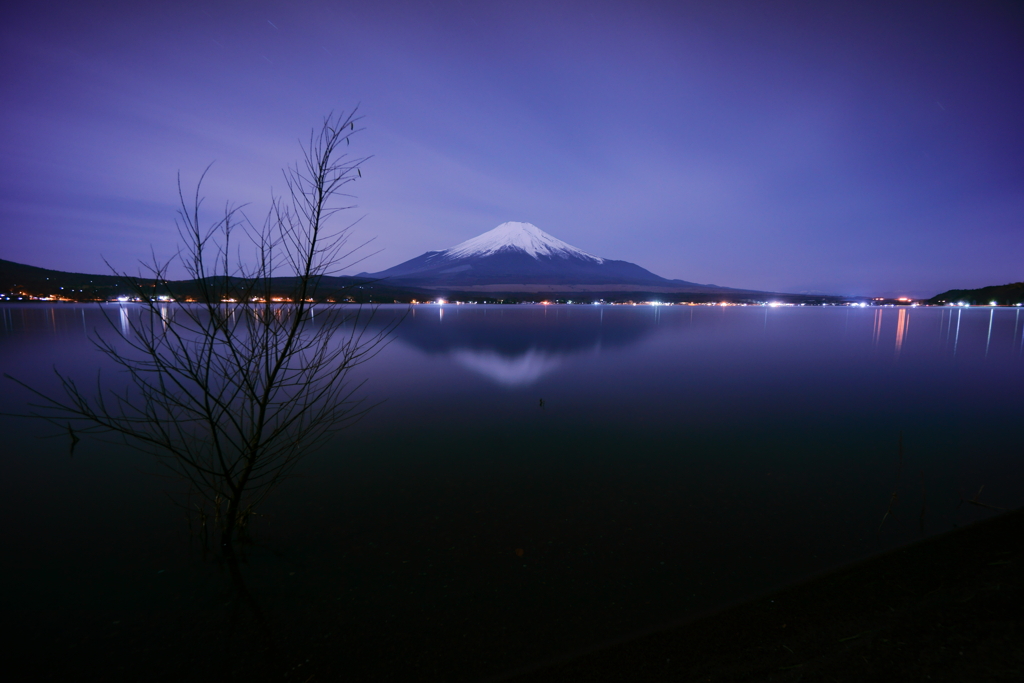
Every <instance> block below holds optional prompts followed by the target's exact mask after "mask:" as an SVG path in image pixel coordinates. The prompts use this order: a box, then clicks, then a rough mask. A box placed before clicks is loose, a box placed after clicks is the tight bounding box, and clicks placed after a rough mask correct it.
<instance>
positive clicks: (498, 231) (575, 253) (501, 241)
mask: <svg viewBox="0 0 1024 683" xmlns="http://www.w3.org/2000/svg"><path fill="white" fill-rule="evenodd" d="M502 250H518V251H523V252H526V253H527V254H529V255H530V256H532V257H533V258H540V257H541V256H557V257H559V258H571V257H575V258H581V259H585V260H588V261H593V262H594V263H604V259H603V258H600V257H598V256H594V255H593V254H588V253H587V252H585V251H583V250H582V249H577V248H576V247H574V246H572V245H571V244H568V243H566V242H563V241H562V240H560V239H558V238H557V237H553V236H551V235H549V234H547V233H546V232H544V231H543V230H541V229H540V228H538V227H537V226H536V225H533V224H532V223H517V222H515V221H509V222H508V223H502V224H501V225H499V226H498V227H496V228H494V229H493V230H488V231H487V232H485V233H484V234H482V235H477V236H476V237H474V238H472V239H468V240H466V241H465V242H462V243H460V244H456V245H455V246H454V247H452V248H450V249H446V250H444V251H442V252H440V253H441V254H443V255H444V256H446V257H449V258H465V257H471V256H490V255H491V254H495V253H497V252H499V251H502Z"/></svg>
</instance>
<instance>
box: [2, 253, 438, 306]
mask: <svg viewBox="0 0 1024 683" xmlns="http://www.w3.org/2000/svg"><path fill="white" fill-rule="evenodd" d="M132 279H133V278H126V277H123V276H120V275H92V274H88V273H68V272H65V271H62V270H50V269H48V268H38V267H36V266H29V265H26V264H24V263H15V262H14V261H6V260H4V259H0V293H4V294H8V293H9V294H14V295H20V294H24V295H29V296H35V297H47V296H53V297H60V298H67V299H73V300H75V301H96V300H103V301H105V300H108V299H114V298H117V297H119V296H134V295H135V293H136V290H135V289H134V288H133V283H132ZM136 282H137V284H141V285H143V286H145V287H150V288H152V290H151V292H152V294H153V295H154V296H156V295H160V294H173V295H174V296H176V297H197V296H198V293H199V286H198V284H197V283H196V281H194V280H171V281H166V282H157V281H156V280H153V279H152V278H139V279H136ZM271 282H272V288H273V295H275V296H287V295H288V293H289V292H290V291H292V287H293V286H294V284H295V278H291V277H280V278H274V279H273V280H272V281H271ZM431 296H432V293H431V292H427V291H425V290H420V289H415V288H409V287H396V286H393V285H391V284H389V283H379V282H373V281H370V280H369V279H368V278H365V277H351V276H338V277H324V278H322V279H321V281H320V288H319V291H318V298H320V299H328V298H334V299H337V300H346V299H351V300H352V301H356V302H359V303H366V302H372V301H376V302H383V303H390V302H392V301H396V300H397V301H410V300H412V299H414V298H419V299H429V298H431Z"/></svg>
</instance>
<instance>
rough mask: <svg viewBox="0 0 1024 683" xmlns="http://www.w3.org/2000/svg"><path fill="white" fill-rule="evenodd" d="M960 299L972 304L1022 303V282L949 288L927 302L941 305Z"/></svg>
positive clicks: (1023, 297)
mask: <svg viewBox="0 0 1024 683" xmlns="http://www.w3.org/2000/svg"><path fill="white" fill-rule="evenodd" d="M961 301H962V302H964V303H965V304H972V305H978V304H981V305H985V304H988V303H991V302H993V301H995V302H996V303H997V304H1024V282H1013V283H1011V284H1008V285H993V286H991V287H981V288H979V289H950V290H948V291H945V292H943V293H942V294H936V295H935V296H933V297H932V298H931V299H929V300H928V303H930V304H935V305H941V304H946V303H958V302H961Z"/></svg>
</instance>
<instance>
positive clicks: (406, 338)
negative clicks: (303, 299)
mask: <svg viewBox="0 0 1024 683" xmlns="http://www.w3.org/2000/svg"><path fill="white" fill-rule="evenodd" d="M105 309H106V310H107V311H108V313H110V314H111V315H112V319H113V320H114V322H115V324H119V321H120V316H122V315H124V316H131V315H138V314H139V311H138V309H136V308H134V307H132V306H130V305H129V306H124V307H119V306H117V305H107V306H105ZM0 315H2V325H0V366H2V370H3V372H5V373H8V374H12V375H14V376H16V377H18V378H19V379H21V380H23V381H26V382H28V383H30V384H32V385H35V386H38V387H40V388H41V389H43V390H44V391H53V390H54V389H55V387H56V383H55V380H54V377H53V375H52V368H53V366H56V367H57V368H58V369H60V370H62V371H64V372H66V373H68V374H70V375H72V376H74V377H76V378H78V379H80V380H81V382H82V383H84V384H88V382H89V381H92V380H94V378H95V375H96V372H97V370H98V369H100V368H101V367H104V365H103V363H101V359H100V357H99V354H98V353H97V352H96V351H95V350H94V349H93V348H92V347H91V345H90V343H89V335H90V334H91V333H92V330H93V329H94V328H95V329H99V330H101V331H102V330H103V329H104V326H105V325H106V324H107V323H106V322H105V321H104V318H103V316H102V315H101V314H100V311H99V307H97V306H78V305H60V306H52V307H51V306H46V305H25V306H20V305H17V306H15V305H8V306H4V307H2V308H0ZM377 315H378V317H379V319H380V320H381V321H382V322H383V321H386V320H387V319H388V318H389V317H392V316H402V315H405V316H406V318H405V320H404V321H403V322H402V324H401V325H400V326H399V328H398V332H397V334H396V335H395V338H394V341H393V343H392V344H390V346H388V347H387V348H386V349H384V350H383V351H382V352H381V353H380V354H379V355H378V356H377V357H376V358H375V359H374V360H373V361H371V362H370V363H368V364H366V365H364V366H361V367H360V368H359V369H358V370H357V371H355V372H354V373H353V375H354V376H355V377H356V378H357V379H361V378H365V379H367V380H368V381H367V383H366V385H365V387H364V389H363V395H364V396H365V397H366V398H367V399H368V400H369V401H371V402H373V401H383V403H381V404H380V405H379V406H377V407H376V408H375V409H374V410H373V411H372V412H371V413H370V414H369V415H368V416H367V417H366V418H364V419H363V420H362V421H361V422H359V423H358V424H356V425H355V426H354V427H352V428H350V429H348V430H347V431H345V432H343V433H341V434H340V435H339V436H338V437H337V438H336V439H335V440H334V441H332V442H331V443H330V444H329V445H328V446H327V447H325V448H323V449H321V450H320V451H318V452H316V453H313V454H311V455H310V456H309V457H308V458H307V459H306V460H304V461H303V465H302V466H301V467H300V469H299V472H298V474H297V476H296V477H294V478H293V479H291V480H289V481H287V482H286V483H285V484H284V485H283V486H282V487H281V489H280V490H279V491H278V492H277V493H276V494H275V496H274V497H273V498H272V499H271V500H270V501H269V502H268V503H267V504H266V505H265V507H264V508H263V513H265V516H263V517H261V518H260V519H259V520H258V521H257V522H256V526H255V535H256V541H257V543H256V545H255V546H254V547H252V548H250V549H249V550H248V552H247V556H246V557H247V562H246V565H245V567H244V571H245V577H246V581H247V584H248V588H249V590H250V592H251V593H252V595H253V597H254V598H255V600H256V602H257V603H258V604H259V605H260V606H261V607H262V609H263V611H264V613H265V614H266V624H264V625H262V626H260V627H259V630H260V633H261V634H262V636H261V637H260V638H257V639H246V638H244V637H235V638H234V640H232V637H233V636H232V634H233V633H249V631H245V629H246V628H250V627H249V626H244V625H242V626H240V625H239V624H240V623H243V622H244V621H245V617H244V614H243V615H242V616H241V617H237V616H236V618H235V619H234V621H233V620H232V615H231V611H232V610H231V607H230V605H231V600H230V596H231V589H230V585H229V583H228V582H227V578H226V573H225V572H223V571H222V570H221V569H220V567H219V565H218V564H217V563H216V562H214V561H210V560H206V561H204V560H203V559H202V557H201V554H200V553H199V551H198V546H197V544H196V543H195V542H194V541H190V538H189V534H188V528H187V524H186V522H185V516H184V513H183V512H182V511H181V510H180V509H179V508H178V507H176V506H175V501H174V499H173V493H174V492H175V491H179V490H181V489H182V487H181V486H180V484H177V483H176V482H174V481H168V480H166V479H161V478H158V477H156V476H153V473H154V472H156V471H157V469H156V467H155V466H154V464H153V462H152V461H151V460H150V459H149V458H148V457H147V456H140V455H138V454H136V453H134V452H133V451H131V450H129V449H126V448H125V447H123V446H111V445H108V444H104V443H99V442H96V441H89V440H85V441H83V442H82V443H80V444H79V445H78V447H77V448H76V450H75V452H74V456H73V457H71V456H69V440H68V438H67V436H66V435H61V434H60V433H59V432H56V431H55V430H54V429H53V428H51V427H48V426H46V425H43V424H39V423H34V422H32V421H29V420H25V419H20V418H13V417H2V418H0V429H2V443H3V445H2V452H3V456H2V458H3V459H2V462H3V477H2V479H0V515H2V516H0V519H2V520H3V524H4V532H3V545H2V553H3V561H2V565H0V585H2V586H3V594H2V596H3V598H2V608H3V609H4V610H8V611H13V612H11V613H12V614H18V615H21V616H19V618H25V619H28V620H29V621H31V620H32V617H31V616H25V615H32V614H37V615H38V614H45V615H47V616H46V619H45V621H46V623H44V624H42V625H40V623H35V622H34V623H33V625H32V628H33V629H34V631H33V634H35V635H34V636H33V637H34V638H37V639H49V640H48V641H47V642H52V643H53V650H52V652H53V654H52V658H53V659H52V661H63V662H64V664H63V666H65V669H64V670H65V671H71V670H73V664H67V662H69V661H70V662H74V661H78V660H81V661H83V662H87V663H89V666H105V667H107V668H106V669H104V670H109V671H116V670H118V662H119V661H125V662H131V661H138V660H139V658H140V657H141V658H142V660H143V661H144V660H145V658H146V657H147V656H152V657H153V659H154V661H156V660H159V661H161V662H164V661H170V660H171V659H174V658H177V660H179V661H178V662H177V664H175V666H177V667H179V668H178V669H173V671H174V673H173V674H167V675H168V676H170V677H171V678H172V679H173V678H179V679H182V680H185V679H188V680H203V679H204V677H205V674H204V671H206V670H205V669H203V668H202V667H207V666H210V664H209V661H210V658H211V652H213V653H219V652H220V651H221V650H222V649H224V648H229V649H231V652H232V654H231V657H235V658H237V659H238V660H239V661H246V662H248V663H249V664H252V663H253V662H256V664H253V666H257V665H258V666H257V668H258V670H259V671H260V672H262V673H264V674H266V675H267V676H268V677H269V676H270V674H271V673H272V674H273V677H278V678H280V679H281V680H284V679H285V677H284V674H285V673H288V674H289V676H290V677H295V678H296V679H297V680H307V678H308V677H309V676H310V675H314V674H315V675H316V677H315V678H313V679H312V680H333V679H336V678H338V677H340V676H342V675H344V676H345V677H347V678H349V679H351V680H410V679H427V678H436V679H443V680H474V679H477V678H483V677H487V676H491V675H495V674H499V673H501V672H503V671H507V670H510V669H515V668H517V667H522V666H526V665H529V664H531V663H533V662H536V661H538V660H542V659H544V658H548V657H552V656H557V655H559V654H562V653H565V652H568V651H572V650H574V649H578V648H582V647H586V646H589V645H592V644H595V643H598V642H601V641H604V640H607V639H611V638H616V637H620V636H623V635H627V634H629V633H633V632H637V631H639V630H643V629H646V628H649V627H652V626H654V625H657V624H660V623H665V622H668V621H672V620H676V619H682V618H686V617H687V616H690V615H695V614H698V613H701V612H705V611H707V610H710V609H714V608H716V607H719V606H722V605H724V604H728V603H731V602H735V601H737V600H740V599H743V598H744V597H747V596H751V595H753V594H756V593H759V592H763V591H765V590H768V589H770V588H772V587H774V586H778V585H781V584H784V583H789V582H792V581H795V580H798V579H800V578H803V577H806V576H808V575H811V574H815V573H819V572H821V571H823V570H825V569H827V568H829V567H834V566H836V565H838V564H842V563H846V562H850V561H852V560H855V559H857V558H861V557H864V556H866V555H870V554H874V553H878V552H880V551H882V550H885V549H887V548H891V547H893V546H896V545H899V544H902V543H907V542H909V541H912V540H915V539H917V538H920V537H921V536H922V535H927V534H934V533H938V532H941V531H945V530H947V529H949V528H952V527H953V526H954V525H957V524H964V523H966V522H969V521H973V520H975V519H978V518H979V517H982V516H986V515H989V514H992V512H991V511H989V510H988V509H986V508H982V507H979V506H977V505H972V504H970V503H963V502H962V499H965V498H966V499H971V498H974V497H975V496H976V494H978V491H979V489H980V488H981V487H984V488H983V490H982V491H981V493H980V495H978V497H977V500H978V501H979V502H982V503H985V504H987V505H991V506H996V507H1002V508H1015V507H1019V506H1020V505H1022V504H1024V434H1022V430H1021V427H1022V423H1024V421H1022V419H1021V415H1022V414H1024V315H1021V313H1020V311H1019V309H1010V308H1002V309H990V308H970V309H956V310H953V309H893V308H886V309H871V308H867V309H859V308H858V309H851V308H755V307H747V308H741V307H642V306H637V307H625V306H615V307H611V306H609V307H598V306H569V307H565V306H550V307H542V306H454V305H447V306H444V307H443V308H442V307H438V306H436V305H435V306H419V307H416V308H415V309H414V310H413V311H412V312H407V308H406V307H393V308H392V307H384V308H382V309H380V310H379V311H378V313H377ZM105 334H109V332H106V333H105ZM107 371H108V373H107V374H108V375H109V376H108V377H106V379H107V380H111V381H113V382H115V383H116V382H117V378H116V376H114V375H111V374H110V373H109V368H107ZM541 399H543V401H544V404H543V407H541V405H540V401H541ZM28 401H29V396H28V395H27V393H26V392H25V391H23V390H21V389H20V388H18V387H17V386H16V385H15V384H14V383H12V382H10V381H7V380H4V384H3V385H2V400H0V411H3V412H19V411H24V410H26V406H25V404H26V403H27V402H28ZM901 434H902V442H903V446H904V449H903V450H904V452H903V457H902V460H901V459H900V456H899V448H898V443H899V440H900V436H901ZM43 437H47V438H43ZM894 492H895V493H896V497H895V498H893V493H894ZM168 493H170V494H172V495H171V496H169V495H167V494H168ZM890 501H894V502H893V504H892V506H891V509H890ZM887 509H890V514H889V515H888V516H886V510H887ZM883 517H885V519H884V521H883ZM243 612H244V610H243ZM83 615H85V616H83ZM37 622H38V619H37ZM8 623H10V622H9V621H8ZM252 628H255V627H252ZM83 631H88V632H87V633H84V632H83ZM156 641H159V642H156ZM225 643H227V645H225ZM268 643H269V645H268ZM146 647H152V655H147V654H145V653H143V654H139V653H140V652H143V649H145V648H146ZM129 650H130V651H129ZM268 652H272V654H268ZM85 653H87V654H85ZM133 658H134V659H133ZM161 658H162V659H161ZM214 659H216V657H214ZM307 659H308V660H309V662H308V663H307V662H306V660H307ZM52 661H51V663H52ZM299 665H302V666H299ZM41 666H44V668H45V666H46V664H45V663H44V664H42V665H41ZM161 666H164V665H163V664H161ZM168 666H170V665H168ZM232 666H233V665H232ZM232 666H229V667H228V669H229V670H235V669H234V668H232ZM239 666H240V667H241V668H238V670H242V669H244V668H245V666H243V665H239ZM68 667H71V668H68ZM292 667H295V668H292ZM236 668H237V667H236ZM228 669H226V670H228ZM161 670H163V669H161ZM168 670H170V669H168ZM306 672H309V673H306ZM207 673H208V672H207ZM229 673H230V671H229ZM218 677H222V676H221V674H218ZM156 678H159V676H157V677H156ZM154 680H155V678H154Z"/></svg>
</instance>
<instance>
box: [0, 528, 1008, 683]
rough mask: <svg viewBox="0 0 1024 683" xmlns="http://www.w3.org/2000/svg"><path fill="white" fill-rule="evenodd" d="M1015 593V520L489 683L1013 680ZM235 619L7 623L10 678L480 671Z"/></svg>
mask: <svg viewBox="0 0 1024 683" xmlns="http://www.w3.org/2000/svg"><path fill="white" fill-rule="evenodd" d="M1022 587H1024V510H1018V511H1015V512H1010V513H1005V514H1002V515H999V516H997V517H993V518H990V519H988V520H985V521H982V522H978V523H975V524H973V525H970V526H967V527H963V528H960V529H955V530H953V531H950V532H948V533H945V534H942V535H939V536H936V537H932V538H929V539H926V540H923V541H920V542H918V543H916V544H913V545H910V546H906V547H904V548H901V549H898V550H895V551H892V552H889V553H886V554H884V555H881V556H878V557H874V558H871V559H868V560H865V561H862V562H858V563H856V564H854V565H850V566H847V567H844V568H841V569H839V570H836V571H834V572H831V573H829V574H827V575H824V576H821V577H819V578H815V579H812V580H810V581H807V582H804V583H800V584H797V585H793V586H791V587H788V588H785V589H783V590H780V591H777V592H775V593H772V594H770V595H766V596H764V597H762V598H759V599H756V600H754V601H751V602H747V603H743V604H740V605H738V606H735V607H730V608H727V609H725V610H722V611H720V612H717V613H714V614H710V615H706V616H703V617H701V618H698V619H696V620H693V621H689V622H687V623H681V624H679V625H675V626H671V627H669V628H663V629H660V630H657V631H655V632H649V633H647V634H646V635H639V636H637V637H633V638H630V639H623V640H620V641H618V642H616V643H606V644H604V646H597V645H595V647H594V648H591V649H588V650H585V651H578V652H576V653H566V655H565V656H564V657H561V658H558V659H556V660H549V661H547V662H539V663H532V664H531V663H530V662H524V663H523V664H524V667H523V668H522V669H519V670H512V671H506V672H504V673H503V674H499V675H496V676H491V677H489V678H488V677H485V678H484V679H483V680H486V681H511V682H513V683H546V682H549V681H550V682H555V681H559V682H562V681H588V682H592V681H866V680H893V681H927V680H931V681H1009V680H1012V681H1019V680H1022V676H1024V628H1022V627H1021V626H1022V616H1024V590H1022ZM7 588H8V590H17V587H16V586H8V587H7ZM312 602H315V600H312ZM230 611H231V610H230V609H225V610H224V611H216V612H195V611H180V612H163V613H151V612H146V613H138V612H126V611H119V612H113V611H110V612H73V613H65V612H54V611H48V612H24V611H21V612H16V613H15V612H5V613H4V614H2V615H0V618H3V620H4V623H5V624H6V626H7V631H8V632H9V633H11V634H12V635H11V637H9V638H8V639H6V645H7V646H8V648H9V649H8V653H9V658H8V666H9V668H11V669H12V670H14V671H16V672H21V673H17V674H16V675H15V676H14V677H13V678H8V680H19V681H22V680H24V681H28V680H32V681H43V680H45V681H86V680H89V681H94V680H95V681H142V680H146V681H227V680H235V681H264V680H266V681H302V682H305V683H316V682H320V681H364V680H365V681H374V680H387V681H398V680H409V681H415V680H431V681H476V680H481V677H480V673H481V672H482V670H483V671H486V669H487V666H486V661H487V660H488V659H490V657H489V656H488V655H487V653H482V652H476V651H467V645H468V642H467V641H465V640H463V636H462V633H461V631H462V629H456V630H457V631H459V633H454V634H452V633H446V632H445V631H443V630H442V631H439V632H437V633H433V634H430V640H431V641H433V645H432V646H431V648H430V650H431V653H420V654H419V655H415V654H413V653H410V652H405V651H403V650H402V648H401V646H400V645H399V643H400V642H401V638H400V637H399V638H397V639H396V637H395V636H396V634H400V632H401V629H402V625H401V624H395V625H394V626H393V627H391V632H390V636H391V637H389V633H385V632H379V633H370V634H363V637H364V644H372V649H373V652H367V651H365V650H364V651H362V654H361V655H359V657H358V661H355V660H353V659H352V655H353V653H352V652H351V650H352V644H353V640H352V638H353V636H354V635H355V634H348V635H347V636H346V634H345V633H344V632H340V631H338V630H337V621H336V617H331V616H330V615H329V614H327V613H323V614H320V613H318V608H317V607H315V606H312V605H311V606H310V607H309V611H308V612H303V613H301V614H298V613H295V614H288V613H282V614H275V615H268V616H269V617H270V619H269V620H268V622H272V626H271V627H270V628H268V627H267V626H266V625H261V624H260V623H258V622H257V621H256V620H254V619H253V618H252V614H251V612H249V610H247V609H245V608H244V607H243V609H241V610H240V611H239V612H238V613H237V614H236V616H237V618H236V619H226V618H225V617H226V615H227V614H228V613H229V612H230ZM228 621H231V622H232V624H231V625H230V626H229V625H228V623H227V622H228ZM332 621H333V623H332ZM271 632H272V633H271ZM325 633H326V634H327V635H324V634H325ZM505 645H507V646H508V647H510V648H514V646H515V644H514V643H507V644H505ZM469 647H470V648H473V646H471V645H470V646H469ZM430 654H432V655H433V656H432V657H431V656H429V655H430ZM491 654H492V655H493V654H494V653H491Z"/></svg>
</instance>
